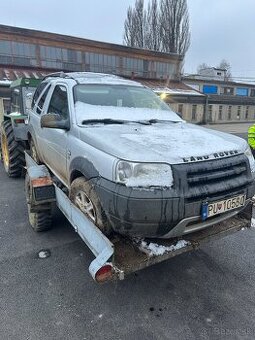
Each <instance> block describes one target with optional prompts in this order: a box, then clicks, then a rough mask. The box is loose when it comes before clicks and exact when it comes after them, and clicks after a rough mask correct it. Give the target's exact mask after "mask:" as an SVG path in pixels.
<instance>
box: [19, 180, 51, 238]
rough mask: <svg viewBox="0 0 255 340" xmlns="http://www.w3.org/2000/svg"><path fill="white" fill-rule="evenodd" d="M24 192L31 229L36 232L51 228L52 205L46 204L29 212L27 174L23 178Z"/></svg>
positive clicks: (29, 201)
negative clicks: (39, 209)
mask: <svg viewBox="0 0 255 340" xmlns="http://www.w3.org/2000/svg"><path fill="white" fill-rule="evenodd" d="M25 193H26V200H27V208H28V218H29V223H30V225H31V227H32V229H33V230H34V231H36V232H42V231H46V230H49V229H51V228H52V206H51V204H48V205H47V206H45V207H43V209H42V210H41V211H36V212H31V190H30V180H29V176H28V174H27V175H26V178H25Z"/></svg>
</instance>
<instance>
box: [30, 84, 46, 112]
mask: <svg viewBox="0 0 255 340" xmlns="http://www.w3.org/2000/svg"><path fill="white" fill-rule="evenodd" d="M47 84H48V83H41V84H40V85H39V86H38V87H37V89H36V91H35V94H34V97H33V100H32V109H33V108H34V106H35V103H36V102H37V100H38V98H39V97H40V94H41V93H42V91H43V90H44V89H45V87H46V85H47Z"/></svg>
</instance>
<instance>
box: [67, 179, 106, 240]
mask: <svg viewBox="0 0 255 340" xmlns="http://www.w3.org/2000/svg"><path fill="white" fill-rule="evenodd" d="M70 199H71V201H72V202H73V203H74V204H75V205H76V206H77V207H78V208H79V209H80V210H81V212H83V213H84V215H86V216H87V217H88V218H89V219H90V220H91V221H92V222H93V223H94V224H95V225H96V226H97V227H98V228H99V229H100V230H101V231H102V232H103V233H104V234H105V235H110V234H111V232H112V228H111V226H110V224H109V222H108V220H107V217H106V214H105V212H104V210H103V208H102V206H101V203H100V201H99V198H98V196H97V193H96V191H95V189H94V188H93V186H92V185H91V184H90V183H89V182H88V181H86V179H85V178H84V177H79V178H76V179H75V180H74V181H73V183H72V184H71V190H70Z"/></svg>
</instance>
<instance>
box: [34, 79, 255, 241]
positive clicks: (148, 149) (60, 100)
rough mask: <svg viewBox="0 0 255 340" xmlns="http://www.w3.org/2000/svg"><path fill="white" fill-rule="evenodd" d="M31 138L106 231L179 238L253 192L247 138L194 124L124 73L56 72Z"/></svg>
mask: <svg viewBox="0 0 255 340" xmlns="http://www.w3.org/2000/svg"><path fill="white" fill-rule="evenodd" d="M28 139H29V141H30V148H31V152H32V155H33V157H34V158H35V159H36V160H37V161H38V162H42V163H44V164H46V165H47V166H48V167H49V168H50V170H51V171H52V173H53V174H54V175H55V176H56V177H57V178H58V179H59V180H60V181H61V182H62V183H63V185H64V186H65V187H66V188H67V189H68V192H69V196H70V198H71V200H72V201H73V202H74V204H76V205H77V206H78V207H79V208H80V209H81V211H82V212H84V213H85V214H86V215H87V216H88V217H89V218H90V219H91V220H92V221H93V222H94V223H95V224H96V225H97V226H98V227H99V228H100V229H101V230H102V231H103V232H104V233H110V232H111V231H112V230H114V231H116V232H118V233H121V234H124V235H131V236H139V237H164V238H169V237H176V236H181V235H183V234H186V233H191V232H194V231H196V230H199V229H202V228H206V227H209V226H211V225H213V224H215V223H217V222H219V221H222V220H224V219H227V218H229V217H232V216H233V215H235V214H237V213H239V212H240V211H241V210H242V209H243V208H244V207H245V206H246V205H247V204H248V202H249V201H250V199H251V198H252V196H253V195H254V193H255V185H254V174H255V164H254V158H253V156H252V154H251V152H250V149H249V147H248V145H247V143H246V142H245V141H244V140H242V139H240V138H238V137H235V136H232V135H228V134H224V133H221V132H216V131H212V130H209V129H205V128H202V127H199V126H195V125H192V124H188V123H186V122H185V121H183V120H182V119H181V118H180V117H179V116H178V115H177V114H176V113H174V112H173V111H171V109H170V108H169V107H168V106H167V105H166V104H165V103H164V102H163V101H161V99H160V98H159V97H158V96H157V95H156V94H155V93H154V92H152V91H151V90H150V89H148V88H146V87H144V86H142V85H141V84H139V83H137V82H133V81H130V80H125V79H122V78H119V77H117V76H111V75H105V74H95V73H67V74H64V73H60V74H53V75H50V76H48V77H47V78H46V79H44V80H43V81H42V83H41V84H40V86H39V87H38V89H37V91H36V93H35V95H34V98H33V103H32V109H31V111H30V112H29V135H28Z"/></svg>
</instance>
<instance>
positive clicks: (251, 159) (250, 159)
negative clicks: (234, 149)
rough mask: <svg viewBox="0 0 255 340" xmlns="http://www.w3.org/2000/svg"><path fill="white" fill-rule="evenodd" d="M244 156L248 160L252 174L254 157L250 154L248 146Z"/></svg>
mask: <svg viewBox="0 0 255 340" xmlns="http://www.w3.org/2000/svg"><path fill="white" fill-rule="evenodd" d="M244 154H245V156H246V157H247V158H248V160H249V163H250V168H251V172H252V173H253V174H254V173H255V160H254V157H253V155H252V152H251V149H250V147H249V146H248V147H247V149H246V150H245V152H244Z"/></svg>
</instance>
